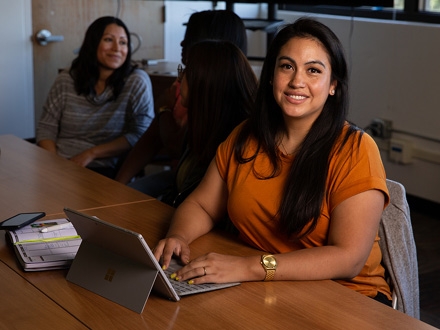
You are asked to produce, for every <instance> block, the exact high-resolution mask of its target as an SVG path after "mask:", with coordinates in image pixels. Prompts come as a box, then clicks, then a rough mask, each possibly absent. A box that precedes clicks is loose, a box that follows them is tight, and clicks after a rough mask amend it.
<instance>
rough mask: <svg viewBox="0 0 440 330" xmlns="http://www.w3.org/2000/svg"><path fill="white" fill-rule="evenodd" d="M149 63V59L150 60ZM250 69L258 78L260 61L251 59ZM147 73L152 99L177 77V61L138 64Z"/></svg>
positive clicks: (155, 98) (156, 97) (157, 96)
mask: <svg viewBox="0 0 440 330" xmlns="http://www.w3.org/2000/svg"><path fill="white" fill-rule="evenodd" d="M150 63H151V61H150ZM250 64H251V66H252V69H253V70H254V72H255V75H256V76H257V78H260V73H261V66H262V62H259V61H251V62H250ZM139 65H141V66H142V67H143V69H144V70H145V71H146V72H147V73H148V75H149V76H150V79H151V84H152V85H153V97H154V101H156V100H157V99H158V98H159V95H161V94H162V93H163V91H164V90H165V89H167V88H169V87H170V86H171V85H172V84H173V82H174V81H175V80H176V78H177V66H178V65H179V62H169V61H162V60H159V61H157V62H153V64H148V65H147V64H139Z"/></svg>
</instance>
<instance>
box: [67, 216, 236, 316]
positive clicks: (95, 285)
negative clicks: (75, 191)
mask: <svg viewBox="0 0 440 330" xmlns="http://www.w3.org/2000/svg"><path fill="white" fill-rule="evenodd" d="M64 212H65V213H66V216H67V218H68V219H69V220H70V221H71V222H72V223H73V226H74V227H75V229H76V231H77V232H78V234H79V235H80V236H81V239H82V242H81V245H80V247H79V249H78V252H77V254H76V256H75V259H74V260H73V262H72V265H71V267H70V269H69V272H68V274H67V280H68V281H70V282H72V283H75V284H77V285H79V286H82V287H83V288H85V289H88V290H90V291H92V292H95V293H97V294H99V295H101V296H103V297H105V298H107V299H110V300H112V301H114V302H116V303H118V304H120V305H122V306H125V307H127V308H129V309H131V310H133V311H135V312H137V313H142V311H143V309H144V307H145V304H146V302H147V299H148V297H149V295H150V293H151V291H152V290H153V291H155V292H157V293H159V294H160V295H162V296H165V297H167V298H169V299H171V300H173V301H179V300H180V297H181V296H184V295H189V294H194V293H201V292H207V291H212V290H218V289H222V288H227V287H231V286H235V285H238V284H240V283H222V284H202V285H194V284H193V285H189V284H188V283H186V282H177V281H174V280H171V279H169V274H171V273H173V272H174V271H175V270H177V269H179V268H180V267H181V266H180V265H179V264H178V263H177V262H176V261H173V263H172V264H171V265H170V267H169V268H168V269H167V271H166V273H165V272H164V271H163V270H162V268H161V266H160V265H159V263H158V262H157V261H156V259H155V258H154V255H153V252H152V251H151V249H150V248H149V247H148V244H147V243H146V242H145V240H144V238H143V237H142V235H141V234H139V233H136V232H133V231H131V230H128V229H125V228H122V227H119V226H116V225H113V224H111V223H108V222H105V221H103V220H100V219H98V218H96V217H92V216H89V215H86V214H83V213H81V212H78V211H75V210H72V209H69V208H65V209H64Z"/></svg>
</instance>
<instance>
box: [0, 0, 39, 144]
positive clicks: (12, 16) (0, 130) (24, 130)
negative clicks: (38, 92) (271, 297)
mask: <svg viewBox="0 0 440 330" xmlns="http://www.w3.org/2000/svg"><path fill="white" fill-rule="evenodd" d="M0 6H1V8H2V9H1V10H0V40H1V41H2V49H1V51H0V134H14V135H16V136H18V137H21V138H30V137H33V136H34V134H35V133H34V93H33V84H32V43H31V41H30V35H31V34H32V31H31V30H32V26H31V0H14V1H10V0H0ZM0 147H1V146H0Z"/></svg>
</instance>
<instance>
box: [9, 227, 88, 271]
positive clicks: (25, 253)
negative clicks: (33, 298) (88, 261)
mask: <svg viewBox="0 0 440 330" xmlns="http://www.w3.org/2000/svg"><path fill="white" fill-rule="evenodd" d="M59 225H62V226H59ZM54 226H57V227H54ZM51 227H53V228H52V229H54V230H51V229H50V228H51ZM55 228H57V229H55ZM43 229H44V230H43ZM42 230H43V232H42ZM46 230H47V231H46ZM44 231H45V232H44ZM8 233H9V236H10V238H11V241H12V244H13V245H14V250H15V253H16V255H17V258H18V261H19V262H20V264H21V266H22V267H23V269H24V270H25V271H40V270H50V269H60V268H68V267H69V266H70V264H71V263H72V261H73V259H74V258H75V255H76V252H77V251H78V248H79V246H80V244H81V237H80V236H79V235H78V233H77V232H76V230H75V228H74V227H73V225H72V224H71V223H70V222H69V221H68V220H67V219H56V220H41V221H35V222H34V223H32V224H30V225H28V226H25V227H23V228H20V229H17V230H15V231H9V232H8Z"/></svg>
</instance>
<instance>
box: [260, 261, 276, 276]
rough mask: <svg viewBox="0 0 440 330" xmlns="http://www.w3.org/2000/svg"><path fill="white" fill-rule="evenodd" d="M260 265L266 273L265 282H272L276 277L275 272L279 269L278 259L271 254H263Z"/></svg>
mask: <svg viewBox="0 0 440 330" xmlns="http://www.w3.org/2000/svg"><path fill="white" fill-rule="evenodd" d="M260 263H261V265H262V266H263V268H264V270H265V271H266V277H265V278H264V281H272V280H273V278H274V276H275V270H276V269H277V259H275V257H274V256H273V255H271V254H263V255H262V256H261V262H260Z"/></svg>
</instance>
